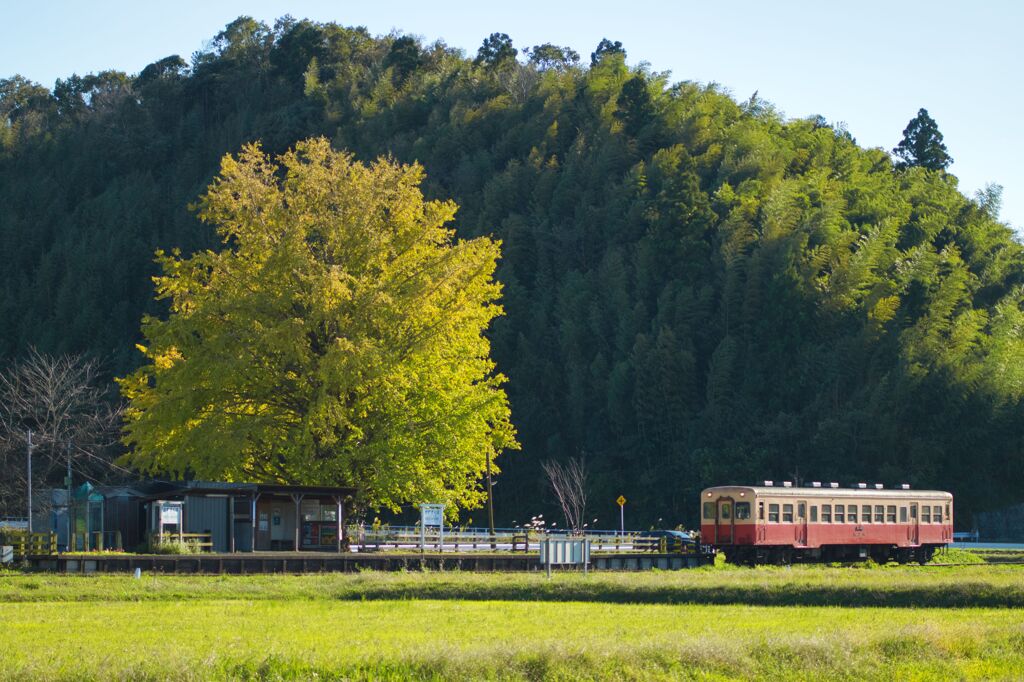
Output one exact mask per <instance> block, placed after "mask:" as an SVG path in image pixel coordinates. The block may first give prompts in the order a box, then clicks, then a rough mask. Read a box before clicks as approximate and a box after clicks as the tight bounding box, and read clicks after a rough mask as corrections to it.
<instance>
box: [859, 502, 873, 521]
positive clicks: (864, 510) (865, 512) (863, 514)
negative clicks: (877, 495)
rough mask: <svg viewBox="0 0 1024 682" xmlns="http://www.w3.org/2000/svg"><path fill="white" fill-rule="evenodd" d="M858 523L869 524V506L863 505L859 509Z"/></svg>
mask: <svg viewBox="0 0 1024 682" xmlns="http://www.w3.org/2000/svg"><path fill="white" fill-rule="evenodd" d="M860 522H861V523H871V505H870V504H865V505H864V506H863V507H861V508H860Z"/></svg>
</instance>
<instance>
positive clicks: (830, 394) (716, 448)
mask: <svg viewBox="0 0 1024 682" xmlns="http://www.w3.org/2000/svg"><path fill="white" fill-rule="evenodd" d="M496 36H497V37H495V36H491V37H490V38H488V41H489V42H488V45H487V46H485V47H487V49H486V50H483V49H482V51H481V54H482V55H483V58H482V59H481V60H480V61H479V63H475V62H474V61H473V60H471V59H467V58H466V57H465V56H464V55H462V54H460V53H459V52H457V51H455V50H452V49H451V48H449V47H447V46H445V45H444V44H443V43H435V44H432V45H422V44H420V43H418V42H417V41H415V40H414V39H412V38H411V37H408V36H387V37H383V38H374V37H372V36H370V35H369V34H368V33H367V32H366V31H365V30H363V29H358V28H356V29H353V28H345V27H341V26H337V25H333V24H327V25H323V24H316V23H313V22H308V21H295V20H292V19H290V18H286V19H283V20H281V21H279V22H278V23H277V24H276V25H275V26H273V27H268V26H264V25H262V24H259V23H258V22H252V21H251V20H247V19H245V18H243V19H240V20H238V21H236V22H233V23H232V24H231V25H230V26H229V27H228V28H227V29H225V31H224V32H222V33H221V34H219V35H218V36H217V38H216V39H215V41H214V42H213V43H212V44H211V47H210V49H209V50H207V51H205V52H203V53H201V54H198V55H196V56H195V58H194V59H193V61H192V63H191V65H189V66H188V68H184V67H183V66H182V65H181V64H180V63H179V62H178V61H177V60H176V59H174V58H170V59H169V60H162V62H158V63H157V65H154V66H153V67H152V68H150V67H147V69H146V70H144V71H143V72H142V73H141V74H139V76H137V77H128V76H124V75H123V74H120V75H118V74H112V73H108V74H105V75H104V74H100V75H98V76H96V77H92V79H91V80H89V82H88V83H86V82H84V81H85V79H81V80H82V81H83V82H81V83H78V81H73V79H68V81H73V82H74V83H75V85H74V87H71V88H70V91H71V92H70V94H67V95H66V94H65V89H67V88H61V89H60V93H57V92H54V93H46V92H45V91H44V90H42V89H40V88H38V86H34V85H33V84H30V83H25V82H21V81H19V82H17V83H13V81H5V85H4V86H3V88H0V111H4V112H9V111H14V112H16V114H15V115H11V114H8V115H7V117H8V119H10V121H11V123H10V124H9V125H8V126H7V127H0V135H2V138H0V140H2V144H3V146H2V151H0V188H2V189H0V193H2V194H0V196H2V200H0V251H2V252H3V253H4V254H5V258H6V261H5V267H4V268H3V270H0V328H2V329H3V330H4V332H3V334H2V335H0V343H2V344H3V347H2V349H0V353H3V354H5V355H7V356H13V355H15V354H17V353H19V352H20V351H21V350H22V349H23V348H24V347H25V346H26V345H27V344H28V343H35V344H37V345H39V346H40V347H41V348H43V349H44V350H48V351H51V352H63V351H78V350H90V351H94V352H101V353H105V354H110V355H112V356H113V361H114V362H115V364H117V365H118V366H119V367H121V368H123V369H126V370H127V369H131V368H133V367H134V366H136V365H137V364H138V363H139V362H140V361H141V358H139V357H138V356H137V355H135V354H133V352H132V351H131V348H132V342H133V341H134V340H136V335H137V321H138V316H139V314H140V313H141V312H143V311H147V312H149V313H151V314H152V313H159V312H161V311H160V310H159V309H158V308H156V307H154V305H153V304H152V303H151V302H149V300H148V299H149V293H150V286H149V281H148V279H147V278H148V277H149V276H151V275H153V274H154V273H155V269H154V266H153V264H152V253H153V252H154V251H155V250H156V249H157V248H164V249H170V248H172V247H179V248H181V249H182V250H183V252H184V253H186V254H189V253H192V252H194V251H196V250H197V249H202V248H208V247H210V246H212V244H213V240H214V238H213V235H212V234H211V232H210V231H209V229H208V228H206V227H205V226H203V225H201V224H199V223H197V222H196V221H195V220H194V218H193V217H192V216H191V215H190V214H189V213H188V211H187V210H186V208H185V207H186V205H187V204H188V203H189V202H191V201H194V200H195V199H196V197H197V196H198V195H199V194H200V193H201V191H202V188H203V187H205V186H206V185H207V184H208V182H209V180H210V178H211V177H212V176H213V174H214V172H215V171H216V168H217V162H218V159H219V158H220V157H221V155H223V154H224V153H226V152H236V151H237V150H238V149H240V148H241V146H242V145H243V144H244V143H246V142H248V141H251V140H262V142H263V144H264V147H265V148H266V149H267V150H268V151H270V152H272V153H275V154H276V153H280V152H282V151H284V150H285V149H287V148H288V147H289V146H291V145H292V144H294V142H295V141H296V140H298V139H303V138H306V137H309V136H312V135H326V136H327V137H329V138H330V139H331V141H332V143H333V145H334V147H335V148H338V149H341V148H345V149H350V150H352V151H353V152H354V153H355V155H356V158H357V159H360V160H369V159H373V158H376V157H378V156H380V155H386V154H390V155H392V156H393V157H394V158H395V159H397V160H399V161H402V162H412V161H418V162H419V163H421V164H422V165H423V167H424V169H425V171H426V173H427V179H426V181H425V183H424V191H425V193H426V194H427V196H428V197H430V198H448V197H451V198H453V199H454V200H455V201H456V202H458V204H459V205H460V207H461V208H460V212H459V215H458V217H457V218H456V221H455V228H456V230H457V233H458V235H459V236H460V237H462V238H473V237H476V236H481V235H495V236H497V237H500V238H501V239H502V241H503V244H504V246H503V260H502V261H501V263H500V265H499V268H498V270H497V277H498V279H500V280H501V282H502V283H503V284H504V287H505V289H504V291H505V296H504V306H505V309H506V313H507V314H506V316H505V317H503V318H499V319H498V320H496V321H495V323H494V326H493V328H492V330H491V332H490V339H491V342H492V346H493V356H494V358H495V359H496V361H497V365H498V370H499V371H501V372H502V373H503V374H505V375H507V376H508V377H509V382H508V384H507V390H508V394H509V399H510V402H511V407H512V419H513V421H514V422H515V424H516V426H517V429H518V432H519V440H520V441H521V442H522V444H523V453H522V454H521V455H517V456H516V457H515V458H510V459H509V461H508V462H507V463H506V465H505V466H504V473H503V474H502V477H501V482H500V484H499V485H498V486H497V487H496V488H495V492H496V497H497V512H498V516H499V521H502V517H503V519H504V522H506V523H507V522H510V521H512V520H514V519H515V520H522V515H523V514H525V513H535V511H540V510H541V507H540V503H539V502H538V500H539V499H540V498H541V497H542V496H543V495H544V492H543V491H544V487H543V481H542V475H541V472H540V466H539V463H540V462H541V461H544V460H548V459H556V460H557V459H563V460H564V459H565V458H568V457H570V456H582V457H585V458H586V460H587V462H588V467H589V468H590V471H591V479H590V480H591V481H592V486H593V490H592V494H591V497H590V499H591V501H592V506H593V508H594V509H596V515H597V516H598V518H599V524H601V525H603V524H606V523H610V520H611V519H610V517H609V516H608V515H609V514H611V513H612V512H613V511H614V509H615V507H614V504H613V500H614V499H615V497H616V496H617V495H618V494H620V493H623V494H625V495H626V497H627V498H628V499H629V500H630V506H631V511H632V513H633V518H634V519H635V520H637V521H638V522H639V521H644V522H654V521H655V520H656V519H658V518H663V519H665V520H666V522H667V521H669V520H670V521H671V522H673V523H674V522H677V521H685V522H690V523H692V522H693V521H694V514H695V512H696V503H695V493H696V491H697V490H699V488H700V487H701V486H703V485H706V484H712V483H722V482H742V481H756V480H759V479H761V478H775V479H778V478H783V477H790V476H791V474H793V473H795V472H797V471H799V473H800V476H801V477H806V478H808V479H821V480H839V481H842V482H844V483H849V482H856V481H867V482H875V481H882V482H885V483H887V484H893V483H900V482H908V483H911V484H912V485H914V486H916V487H923V486H938V487H942V488H948V489H950V490H952V491H953V492H954V493H956V494H957V495H958V499H959V509H960V510H961V512H962V513H963V516H962V520H968V518H969V512H970V511H971V510H972V509H978V508H983V507H992V506H998V505H1000V504H1003V503H1005V502H1007V501H1010V500H1018V499H1019V497H1020V492H1019V491H1020V489H1021V484H1022V483H1024V473H1022V472H1024V467H1022V466H1021V464H1022V451H1021V448H1022V446H1021V443H1022V442H1024V439H1022V436H1024V419H1022V417H1024V414H1022V404H1021V399H1022V391H1024V365H1022V363H1020V361H1019V358H1020V357H1022V351H1024V347H1022V338H1021V337H1022V333H1024V332H1022V331H1021V330H1022V329H1024V324H1022V322H1024V320H1022V319H1021V317H1022V315H1024V313H1022V312H1021V305H1022V298H1024V294H1022V286H1024V254H1022V252H1021V245H1020V243H1019V242H1018V241H1017V240H1016V239H1015V238H1014V236H1013V234H1012V233H1011V231H1010V229H1009V228H1008V227H1006V226H1005V225H1003V224H1000V223H999V222H998V221H997V220H996V218H995V216H996V214H997V211H996V209H995V208H994V207H995V206H997V204H998V202H997V201H996V202H995V203H993V202H992V201H991V200H990V199H989V198H985V197H982V198H981V200H980V201H975V200H971V199H968V198H966V197H964V196H963V195H962V194H961V193H960V192H959V191H958V190H957V185H956V178H955V177H953V176H951V175H949V174H948V173H945V172H939V171H937V170H935V169H934V168H933V167H934V166H935V164H934V163H932V161H934V155H933V156H932V157H928V156H927V155H926V156H925V157H922V156H920V154H919V153H918V152H917V151H914V152H913V154H914V156H913V157H908V158H907V160H908V161H909V160H916V162H915V163H908V164H907V167H906V168H905V169H901V170H897V169H896V167H895V166H894V163H893V161H892V159H891V157H890V156H889V155H888V154H887V153H886V152H885V151H883V150H879V149H862V148H860V147H858V146H857V145H856V144H855V143H854V141H853V140H852V139H851V137H850V135H849V134H848V133H847V132H846V131H845V130H843V129H842V128H836V127H832V126H829V125H827V123H826V122H825V121H823V120H821V119H820V118H813V119H807V120H789V121H787V120H783V119H782V118H781V117H780V116H779V114H778V113H777V112H776V111H775V110H774V109H773V108H772V107H771V106H770V105H769V104H767V103H766V102H764V100H761V99H758V98H756V97H755V98H751V100H750V101H747V102H744V103H742V104H740V103H737V102H735V101H734V100H733V99H731V98H730V97H728V96H727V95H725V94H723V93H722V92H720V91H719V90H718V89H717V88H716V87H715V86H703V85H699V84H696V83H691V82H682V83H676V84H672V83H669V82H667V80H666V78H665V77H664V76H663V75H661V74H658V73H652V72H650V71H649V70H647V69H645V68H629V67H628V66H627V65H626V64H625V61H624V57H625V54H624V50H623V47H622V45H621V44H616V43H615V42H612V41H610V40H606V41H602V44H601V46H599V48H598V49H597V50H595V52H594V54H593V55H592V56H591V61H592V65H591V66H590V67H589V68H584V67H581V66H579V65H578V64H577V63H576V58H575V57H574V55H573V54H571V53H569V52H562V53H561V57H559V55H558V53H557V49H558V48H555V49H548V48H549V47H554V46H547V47H545V46H538V47H537V48H534V49H533V50H532V51H531V52H530V54H531V55H533V56H536V55H538V54H540V55H542V56H540V57H536V58H535V59H533V58H531V59H527V60H526V61H525V63H523V62H521V61H517V60H516V59H515V58H503V59H499V60H498V62H497V63H498V64H499V65H500V68H495V62H494V59H492V57H495V58H497V55H499V54H502V53H503V51H504V52H507V51H508V50H513V49H514V48H512V46H511V41H510V40H508V41H507V42H506V38H507V36H501V34H496ZM541 47H544V49H543V50H541V49H540V48H541ZM505 48H508V50H505ZM474 56H475V55H474ZM161 64H162V66H161ZM9 91H10V92H16V93H19V94H18V95H17V96H16V97H14V98H12V99H8V98H9V97H10V96H9V95H7V94H6V93H7V92H9ZM75 93H78V94H77V95H75ZM934 132H935V133H937V130H935V131H934ZM894 137H895V135H894ZM922 139H930V140H932V143H934V141H935V139H936V137H935V135H934V134H932V133H930V132H928V131H924V137H923V138H922ZM927 148H928V149H933V148H934V144H931V145H930V146H928V147H927ZM927 158H931V159H932V161H928V162H924V161H926V159H927ZM939 161H940V164H939V165H940V166H941V159H940V160H939ZM929 164H930V165H931V166H933V167H929ZM942 167H944V166H942ZM995 198H996V199H997V198H998V197H995ZM602 501H606V502H607V504H606V505H604V506H602V505H603V504H604V503H603V502H602ZM548 502H549V503H550V501H548ZM548 508H549V509H550V508H551V507H548ZM604 508H606V511H602V509H604Z"/></svg>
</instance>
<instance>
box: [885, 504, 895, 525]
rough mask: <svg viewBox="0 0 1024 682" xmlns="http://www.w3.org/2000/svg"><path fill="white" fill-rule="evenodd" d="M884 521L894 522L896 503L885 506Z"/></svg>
mask: <svg viewBox="0 0 1024 682" xmlns="http://www.w3.org/2000/svg"><path fill="white" fill-rule="evenodd" d="M885 522H886V523H896V505H895V504H890V505H889V506H888V507H886V508H885Z"/></svg>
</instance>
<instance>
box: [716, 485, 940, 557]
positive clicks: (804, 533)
mask: <svg viewBox="0 0 1024 682" xmlns="http://www.w3.org/2000/svg"><path fill="white" fill-rule="evenodd" d="M700 498H701V508H700V512H701V540H702V542H703V543H704V544H706V545H712V546H714V547H715V548H716V549H717V550H718V551H721V552H724V553H725V556H726V558H727V559H728V560H729V561H730V562H734V563H765V562H768V563H789V562H791V561H849V560H857V559H866V558H869V557H870V558H872V559H874V560H875V561H878V562H884V561H888V560H896V561H900V562H906V561H920V562H925V561H928V560H929V559H930V558H931V557H932V554H933V553H934V552H935V550H936V549H937V548H939V547H942V546H944V545H946V544H947V543H949V542H952V540H953V496H952V495H951V494H950V493H947V492H941V491H935V490H909V489H908V486H902V487H901V488H900V489H897V490H887V489H883V488H882V486H880V485H876V486H875V487H874V488H869V487H867V486H866V485H865V484H863V483H862V484H859V485H858V487H856V488H840V487H839V486H838V485H837V484H835V483H831V484H827V485H826V486H822V485H821V484H817V483H815V484H813V485H812V487H792V486H791V484H789V483H788V482H787V483H784V484H782V485H779V486H776V485H773V484H772V482H771V481H765V485H763V486H718V487H714V488H707V489H706V490H704V491H703V492H701V496H700Z"/></svg>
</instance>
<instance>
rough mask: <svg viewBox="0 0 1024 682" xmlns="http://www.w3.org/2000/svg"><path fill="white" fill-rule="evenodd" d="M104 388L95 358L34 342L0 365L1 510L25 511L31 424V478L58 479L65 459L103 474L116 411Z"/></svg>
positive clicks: (45, 481)
mask: <svg viewBox="0 0 1024 682" xmlns="http://www.w3.org/2000/svg"><path fill="white" fill-rule="evenodd" d="M108 388H109V384H107V383H106V382H104V381H103V379H102V372H101V369H100V365H99V363H98V362H97V361H96V360H94V359H91V358H87V357H85V356H81V355H61V356H56V357H53V356H49V355H46V354H43V353H40V352H39V351H37V350H36V349H34V348H33V349H31V350H30V351H29V353H28V355H27V356H26V357H25V358H23V359H21V360H18V361H16V362H14V363H12V364H11V365H10V366H8V368H7V369H6V371H3V372H0V514H3V513H8V514H19V515H21V514H24V510H23V507H24V494H25V488H26V476H25V474H26V449H27V446H28V432H29V431H30V430H31V431H32V443H33V446H34V447H33V453H32V454H33V456H32V461H33V472H32V474H33V475H32V479H33V484H34V485H40V486H41V487H42V486H47V485H53V484H56V483H59V482H60V481H61V480H62V476H61V472H62V471H63V470H64V469H65V468H66V467H67V465H68V463H69V461H70V463H71V465H72V468H73V469H74V470H75V471H79V472H88V473H87V474H86V475H94V476H96V477H99V476H101V475H102V474H103V472H104V470H105V469H106V467H101V466H100V465H102V464H106V463H107V462H109V457H104V455H106V454H108V453H109V451H110V450H111V447H112V446H113V445H114V444H115V443H116V442H117V434H118V431H119V425H120V420H121V413H122V408H121V405H120V404H119V403H118V402H115V401H113V400H111V399H110V397H109V396H108ZM83 453H88V459H86V458H85V457H86V456H85V455H83Z"/></svg>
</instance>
